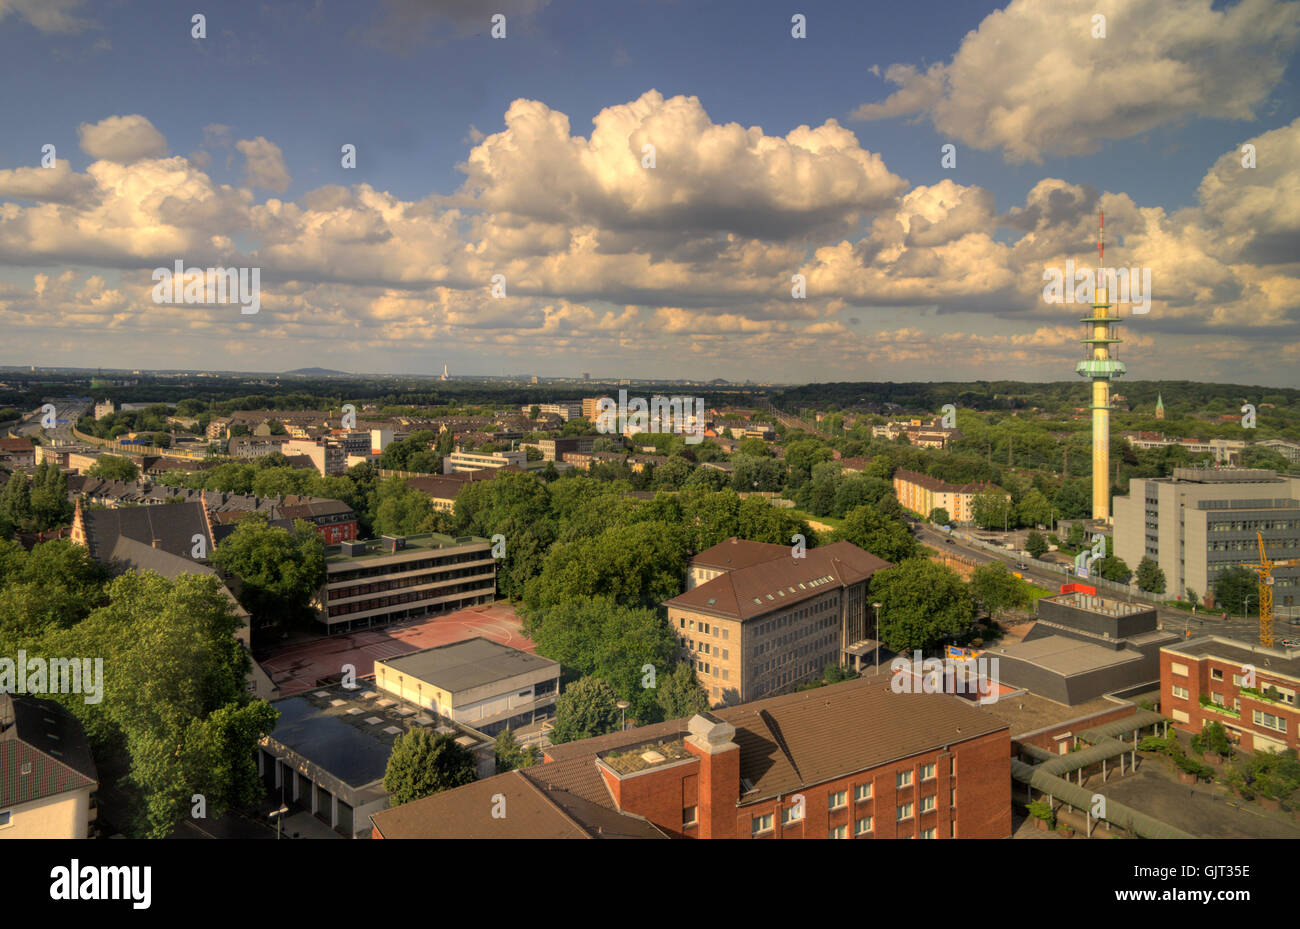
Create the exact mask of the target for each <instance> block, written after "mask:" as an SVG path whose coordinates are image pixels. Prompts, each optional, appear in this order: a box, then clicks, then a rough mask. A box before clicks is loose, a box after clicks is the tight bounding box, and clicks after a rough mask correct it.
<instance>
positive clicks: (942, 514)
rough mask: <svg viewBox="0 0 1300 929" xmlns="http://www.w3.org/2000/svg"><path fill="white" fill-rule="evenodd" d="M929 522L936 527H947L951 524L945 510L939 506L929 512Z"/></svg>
mask: <svg viewBox="0 0 1300 929" xmlns="http://www.w3.org/2000/svg"><path fill="white" fill-rule="evenodd" d="M930 522H932V523H934V524H935V525H936V526H947V525H948V524H949V523H951V522H952V519H951V517H949V516H948V511H947V510H945V509H944V508H943V507H941V506H936V507H935V508H934V509H932V510H931V511H930Z"/></svg>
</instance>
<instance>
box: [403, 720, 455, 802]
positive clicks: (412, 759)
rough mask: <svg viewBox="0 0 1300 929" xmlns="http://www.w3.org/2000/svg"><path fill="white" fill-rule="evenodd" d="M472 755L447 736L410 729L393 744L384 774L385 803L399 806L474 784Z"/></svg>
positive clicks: (448, 734) (447, 734)
mask: <svg viewBox="0 0 1300 929" xmlns="http://www.w3.org/2000/svg"><path fill="white" fill-rule="evenodd" d="M474 775H475V772H474V756H473V755H471V754H470V753H469V752H468V751H466V750H465V749H463V748H461V747H460V746H459V745H457V744H456V738H455V736H454V735H452V734H451V733H442V734H435V733H431V732H429V731H428V730H427V729H421V728H417V729H410V730H407V731H406V732H404V733H402V734H401V735H399V736H398V737H397V738H396V739H395V740H394V741H393V753H392V754H391V755H389V756H388V767H387V769H386V770H385V771H384V790H386V791H388V797H389V802H390V803H391V804H392V805H393V806H401V805H402V804H403V803H410V802H412V801H413V800H420V799H422V798H424V797H428V796H432V795H433V794H436V793H440V792H441V791H444V790H450V789H451V788H453V787H461V786H463V785H465V784H470V783H473V781H474Z"/></svg>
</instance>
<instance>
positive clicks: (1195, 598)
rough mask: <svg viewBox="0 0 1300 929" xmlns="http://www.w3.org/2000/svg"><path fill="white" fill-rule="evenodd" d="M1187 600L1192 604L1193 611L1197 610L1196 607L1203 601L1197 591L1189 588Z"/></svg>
mask: <svg viewBox="0 0 1300 929" xmlns="http://www.w3.org/2000/svg"><path fill="white" fill-rule="evenodd" d="M1187 602H1188V603H1190V604H1191V605H1192V612H1196V607H1197V605H1198V604H1200V602H1201V598H1200V597H1198V596H1197V595H1196V591H1194V590H1192V588H1190V587H1188V588H1187Z"/></svg>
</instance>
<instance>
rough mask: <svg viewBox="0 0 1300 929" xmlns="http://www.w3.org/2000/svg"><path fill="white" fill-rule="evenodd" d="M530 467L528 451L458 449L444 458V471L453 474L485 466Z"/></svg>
mask: <svg viewBox="0 0 1300 929" xmlns="http://www.w3.org/2000/svg"><path fill="white" fill-rule="evenodd" d="M511 466H513V467H516V468H521V469H526V468H528V467H529V462H528V453H527V452H523V451H515V452H491V453H490V454H489V453H484V452H467V451H463V450H462V449H459V448H458V449H456V451H454V452H452V453H451V454H450V455H448V456H447V457H445V458H444V459H443V460H442V473H443V474H453V473H455V472H458V471H481V470H482V469H483V468H508V467H511Z"/></svg>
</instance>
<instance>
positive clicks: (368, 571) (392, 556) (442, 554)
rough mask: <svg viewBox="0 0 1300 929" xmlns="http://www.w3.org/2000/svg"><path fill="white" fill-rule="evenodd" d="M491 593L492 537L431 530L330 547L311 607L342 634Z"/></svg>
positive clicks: (474, 602) (481, 600)
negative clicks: (323, 576)
mask: <svg viewBox="0 0 1300 929" xmlns="http://www.w3.org/2000/svg"><path fill="white" fill-rule="evenodd" d="M495 599H496V560H495V559H494V558H493V557H492V543H491V542H489V541H488V540H487V539H482V538H477V537H475V536H459V537H455V538H453V537H452V536H449V535H442V534H440V533H428V534H426V535H416V536H406V537H402V536H385V537H384V538H383V539H380V540H369V541H357V542H344V543H342V544H341V545H338V546H329V547H327V548H326V550H325V584H324V586H323V587H322V588H321V591H320V594H319V596H318V597H317V599H316V603H315V605H316V608H317V610H318V619H319V621H320V622H321V623H323V624H324V625H325V627H326V629H327V631H329V632H335V631H344V632H346V631H349V630H351V629H354V628H360V627H369V626H377V625H384V624H386V623H393V622H400V621H402V620H407V619H416V618H418V617H421V616H429V615H433V614H436V613H445V612H450V611H452V610H458V609H461V608H462V607H467V606H475V605H477V604H480V603H491V602H492V601H493V600H495Z"/></svg>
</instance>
